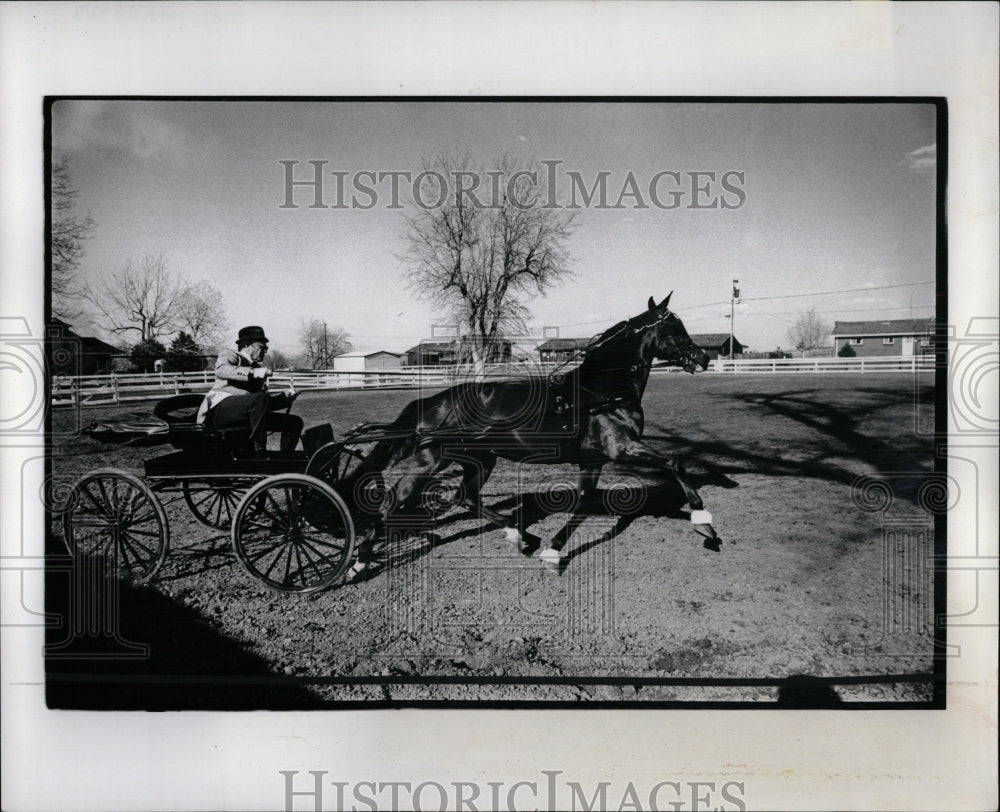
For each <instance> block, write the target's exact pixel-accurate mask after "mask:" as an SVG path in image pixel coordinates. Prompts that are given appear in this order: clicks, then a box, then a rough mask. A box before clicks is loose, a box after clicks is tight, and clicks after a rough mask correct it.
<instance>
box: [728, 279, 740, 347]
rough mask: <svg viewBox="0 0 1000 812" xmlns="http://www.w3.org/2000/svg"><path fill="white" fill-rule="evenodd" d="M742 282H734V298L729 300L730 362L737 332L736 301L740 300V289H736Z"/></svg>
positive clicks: (737, 280) (736, 280)
mask: <svg viewBox="0 0 1000 812" xmlns="http://www.w3.org/2000/svg"><path fill="white" fill-rule="evenodd" d="M739 283H740V280H739V279H734V280H733V296H732V298H731V299H730V300H729V360H730V361H732V360H733V332H734V330H735V321H736V300H737V299H739V298H740V289H739V288H738V287H736V286H737V285H739Z"/></svg>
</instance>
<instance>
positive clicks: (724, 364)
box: [712, 355, 935, 374]
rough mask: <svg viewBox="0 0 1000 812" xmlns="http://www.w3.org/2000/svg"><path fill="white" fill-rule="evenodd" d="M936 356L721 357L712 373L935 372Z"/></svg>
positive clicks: (713, 366) (716, 361) (713, 365)
mask: <svg viewBox="0 0 1000 812" xmlns="http://www.w3.org/2000/svg"><path fill="white" fill-rule="evenodd" d="M934 363H935V360H934V356H933V355H912V356H909V357H902V356H899V357H891V358H857V357H855V358H770V359H764V358H755V359H737V360H734V361H730V360H729V359H728V358H719V359H716V360H715V361H713V362H712V372H727V373H729V374H734V373H735V374H740V373H762V372H766V373H796V372H854V373H858V372H860V373H871V372H911V373H913V372H933V371H934Z"/></svg>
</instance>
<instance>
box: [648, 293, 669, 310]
mask: <svg viewBox="0 0 1000 812" xmlns="http://www.w3.org/2000/svg"><path fill="white" fill-rule="evenodd" d="M673 295H674V292H673V291H670V293H668V294H667V298H666V299H664V300H663V301H662V302H660V307H666V306H667V305H668V304H670V297H671V296H673ZM649 303H650V304H652V303H653V299H652V297H650V299H649Z"/></svg>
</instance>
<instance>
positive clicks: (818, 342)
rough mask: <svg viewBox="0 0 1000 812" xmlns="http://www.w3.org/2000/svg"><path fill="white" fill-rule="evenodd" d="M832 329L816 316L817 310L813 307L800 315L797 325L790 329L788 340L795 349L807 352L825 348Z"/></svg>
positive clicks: (796, 320) (796, 321)
mask: <svg viewBox="0 0 1000 812" xmlns="http://www.w3.org/2000/svg"><path fill="white" fill-rule="evenodd" d="M832 329H833V328H832V327H831V326H830V325H829V324H827V323H826V322H824V321H823V320H822V319H821V318H820V317H819V316H818V315H817V314H816V308H814V307H811V308H809V310H807V311H806V312H804V313H800V314H799V315H798V317H797V318H796V319H795V323H794V324H793V325H792V326H791V327H789V328H788V339H789V340H790V341H791V342H792V346H793V347H795V349H797V350H799V351H800V352H805V351H806V350H813V349H816V348H817V347H822V346H824V345H825V344H826V342H827V339H828V338H829V336H830V331H831V330H832Z"/></svg>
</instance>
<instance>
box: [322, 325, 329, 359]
mask: <svg viewBox="0 0 1000 812" xmlns="http://www.w3.org/2000/svg"><path fill="white" fill-rule="evenodd" d="M329 366H330V351H329V350H328V349H327V347H326V321H325V320H324V321H323V369H328V368H329Z"/></svg>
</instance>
